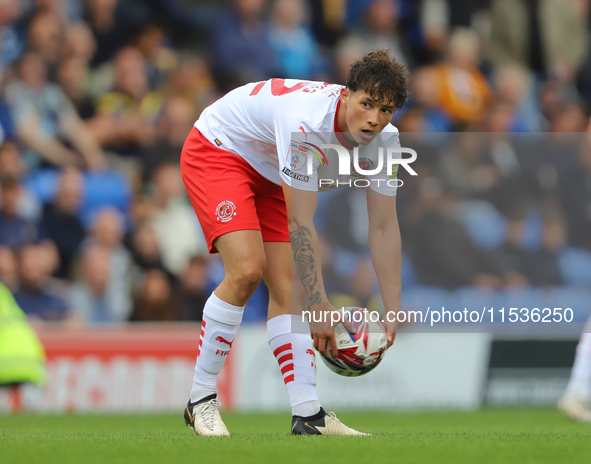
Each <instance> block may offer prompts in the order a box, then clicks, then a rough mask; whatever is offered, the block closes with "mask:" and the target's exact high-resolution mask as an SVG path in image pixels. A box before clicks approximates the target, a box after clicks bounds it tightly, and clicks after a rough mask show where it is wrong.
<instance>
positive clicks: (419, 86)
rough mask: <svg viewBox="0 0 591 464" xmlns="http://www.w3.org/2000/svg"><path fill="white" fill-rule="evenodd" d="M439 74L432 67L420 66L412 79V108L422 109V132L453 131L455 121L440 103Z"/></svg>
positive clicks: (419, 129) (419, 128)
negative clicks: (438, 90)
mask: <svg viewBox="0 0 591 464" xmlns="http://www.w3.org/2000/svg"><path fill="white" fill-rule="evenodd" d="M436 78H437V75H436V71H435V70H434V69H433V68H431V67H422V68H418V69H417V70H416V71H415V72H414V73H413V74H412V75H411V81H410V88H411V93H410V94H411V99H410V102H409V103H410V105H409V106H410V108H412V109H413V110H419V111H421V116H422V118H423V121H422V123H421V125H420V126H419V127H418V128H417V129H418V131H421V132H451V131H452V130H453V121H452V119H451V117H450V116H449V114H448V113H446V112H445V111H444V110H443V109H442V108H441V107H440V106H439V104H438V95H437V81H436Z"/></svg>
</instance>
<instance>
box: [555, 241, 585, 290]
mask: <svg viewBox="0 0 591 464" xmlns="http://www.w3.org/2000/svg"><path fill="white" fill-rule="evenodd" d="M558 263H559V265H560V270H561V272H562V276H563V277H564V280H565V282H566V283H567V284H585V285H591V251H588V250H583V249H581V248H575V247H567V248H565V249H564V250H563V251H562V252H561V253H560V255H559V257H558Z"/></svg>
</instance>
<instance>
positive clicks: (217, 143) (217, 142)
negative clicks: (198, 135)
mask: <svg viewBox="0 0 591 464" xmlns="http://www.w3.org/2000/svg"><path fill="white" fill-rule="evenodd" d="M213 141H214V142H215V144H216V145H217V146H218V147H219V146H220V145H221V144H222V142H220V139H213Z"/></svg>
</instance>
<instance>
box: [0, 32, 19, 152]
mask: <svg viewBox="0 0 591 464" xmlns="http://www.w3.org/2000/svg"><path fill="white" fill-rule="evenodd" d="M0 40H1V39H0ZM1 44H2V43H1V42H0V46H1ZM1 78H2V76H1V75H0V79H1ZM15 138H16V130H15V127H14V121H13V120H12V115H11V114H10V107H9V106H8V105H7V104H6V102H5V101H4V100H3V99H0V145H2V144H3V143H4V142H5V141H12V140H14V139H15Z"/></svg>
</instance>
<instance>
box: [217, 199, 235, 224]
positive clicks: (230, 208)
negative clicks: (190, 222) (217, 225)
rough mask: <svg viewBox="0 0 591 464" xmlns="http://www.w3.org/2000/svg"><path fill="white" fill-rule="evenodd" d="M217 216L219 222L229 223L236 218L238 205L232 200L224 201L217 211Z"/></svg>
mask: <svg viewBox="0 0 591 464" xmlns="http://www.w3.org/2000/svg"><path fill="white" fill-rule="evenodd" d="M215 215H216V216H217V218H218V221H222V222H228V221H231V220H232V218H233V217H234V216H236V205H235V204H234V203H232V202H231V201H230V200H224V201H222V202H220V204H219V205H218V206H217V207H216V209H215Z"/></svg>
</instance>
